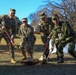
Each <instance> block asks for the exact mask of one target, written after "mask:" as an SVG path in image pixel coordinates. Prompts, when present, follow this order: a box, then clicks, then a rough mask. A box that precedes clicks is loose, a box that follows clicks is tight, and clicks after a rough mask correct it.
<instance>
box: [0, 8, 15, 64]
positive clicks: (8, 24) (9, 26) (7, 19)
mask: <svg viewBox="0 0 76 75" xmlns="http://www.w3.org/2000/svg"><path fill="white" fill-rule="evenodd" d="M15 13H16V10H15V9H10V11H9V14H8V15H3V16H2V20H1V28H0V31H1V32H0V40H1V39H2V37H3V38H4V39H5V41H6V43H7V45H8V47H9V51H10V56H11V63H16V61H15V59H14V46H13V45H12V43H11V40H10V39H9V37H8V36H7V34H6V33H5V31H7V33H8V34H9V36H10V37H11V39H12V40H13V41H14V37H15V35H16V29H15V28H16V22H15V20H14V16H15Z"/></svg>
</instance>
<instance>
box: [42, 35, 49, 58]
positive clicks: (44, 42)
mask: <svg viewBox="0 0 76 75" xmlns="http://www.w3.org/2000/svg"><path fill="white" fill-rule="evenodd" d="M41 40H42V42H43V44H44V46H43V48H44V52H43V55H44V56H46V58H47V56H48V54H49V44H48V46H46V44H47V36H46V35H45V36H41Z"/></svg>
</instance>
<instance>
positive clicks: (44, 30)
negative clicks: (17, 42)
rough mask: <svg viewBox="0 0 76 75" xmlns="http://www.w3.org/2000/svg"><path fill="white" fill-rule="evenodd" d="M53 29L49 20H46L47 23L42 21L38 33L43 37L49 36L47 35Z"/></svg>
mask: <svg viewBox="0 0 76 75" xmlns="http://www.w3.org/2000/svg"><path fill="white" fill-rule="evenodd" d="M52 29H53V23H52V21H51V18H47V22H46V23H44V22H43V21H41V24H40V32H41V36H44V35H47V36H48V35H49V33H50V32H51V31H52Z"/></svg>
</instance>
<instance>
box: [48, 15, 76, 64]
mask: <svg viewBox="0 0 76 75" xmlns="http://www.w3.org/2000/svg"><path fill="white" fill-rule="evenodd" d="M52 21H53V23H54V28H53V30H52V32H51V33H50V35H49V37H50V36H52V48H51V49H52V50H53V48H54V44H55V45H56V48H57V63H63V62H64V59H63V56H64V54H63V47H65V46H66V45H67V44H68V52H69V54H70V55H72V56H73V57H74V58H75V59H76V52H75V50H74V48H75V42H74V39H75V36H74V35H75V34H74V31H73V29H72V28H71V27H70V25H69V23H68V22H61V21H59V17H58V15H57V14H55V15H53V16H52Z"/></svg>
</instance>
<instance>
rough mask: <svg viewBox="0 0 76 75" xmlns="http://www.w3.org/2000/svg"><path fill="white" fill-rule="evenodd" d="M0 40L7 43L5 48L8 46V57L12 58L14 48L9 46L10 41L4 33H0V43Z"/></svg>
mask: <svg viewBox="0 0 76 75" xmlns="http://www.w3.org/2000/svg"><path fill="white" fill-rule="evenodd" d="M2 38H4V39H5V41H6V43H7V46H8V49H9V52H10V57H11V58H14V46H13V45H12V44H11V41H10V39H9V38H8V36H7V34H6V33H5V32H4V33H0V42H1V39H2Z"/></svg>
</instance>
